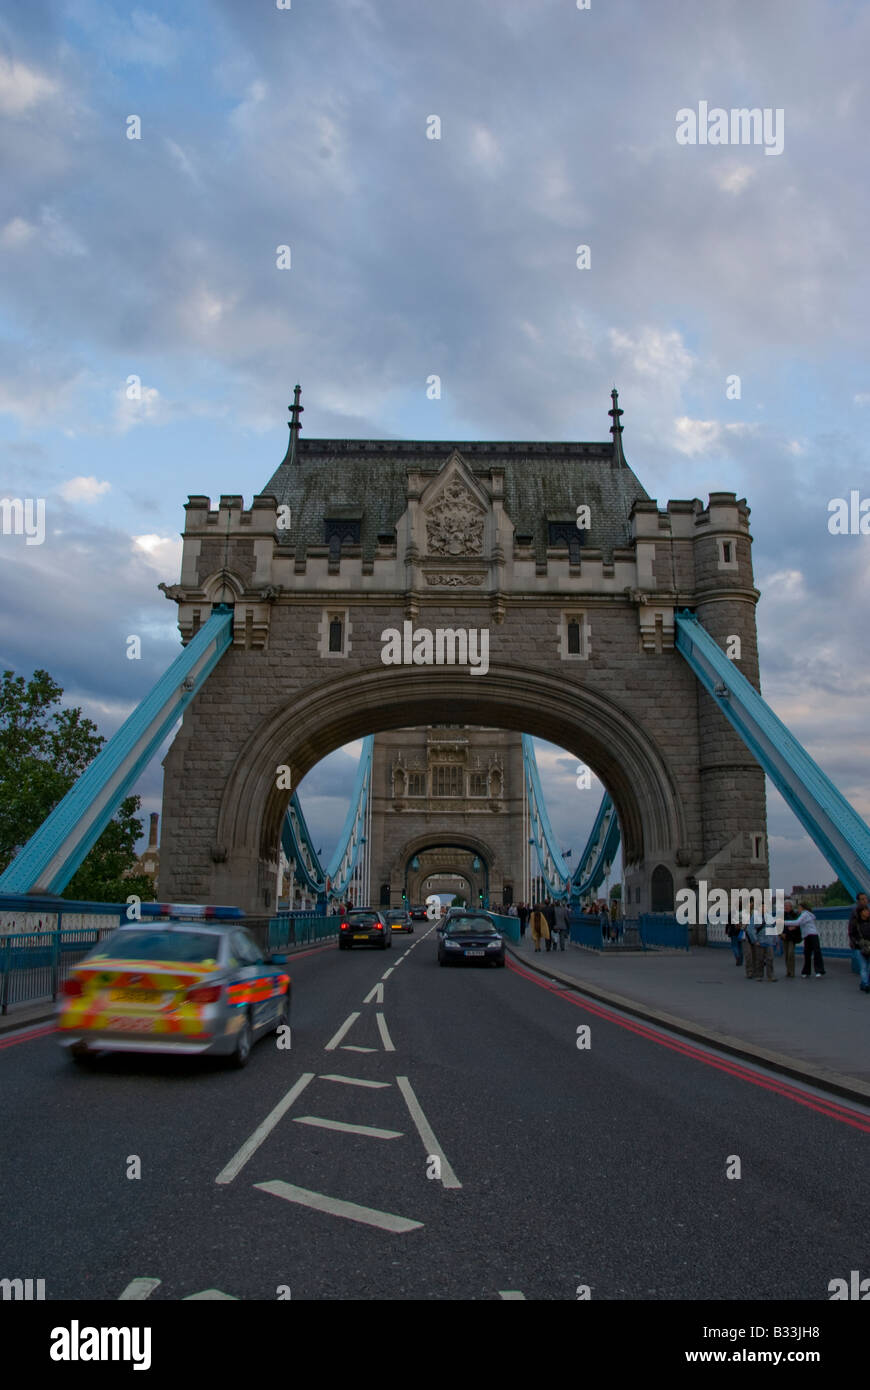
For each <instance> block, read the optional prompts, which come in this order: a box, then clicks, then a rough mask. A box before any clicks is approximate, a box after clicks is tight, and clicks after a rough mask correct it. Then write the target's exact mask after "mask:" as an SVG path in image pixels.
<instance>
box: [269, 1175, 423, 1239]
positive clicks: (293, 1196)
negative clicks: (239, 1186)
mask: <svg viewBox="0 0 870 1390" xmlns="http://www.w3.org/2000/svg"><path fill="white" fill-rule="evenodd" d="M254 1186H255V1187H258V1188H259V1189H260V1191H261V1192H271V1193H272V1195H273V1196H274V1197H283V1198H284V1200H285V1202H296V1203H297V1204H298V1205H299V1206H301V1207H311V1208H313V1210H314V1211H323V1212H326V1213H327V1214H328V1215H329V1216H344V1217H346V1219H347V1220H348V1221H359V1222H361V1223H362V1225H364V1226H378V1227H380V1229H381V1230H382V1231H395V1232H396V1233H397V1234H398V1235H402V1234H404V1233H405V1232H406V1231H417V1230H419V1229H420V1228H421V1227H422V1225H423V1222H422V1221H409V1220H408V1219H407V1217H404V1216H393V1215H392V1213H391V1212H388V1211H377V1210H376V1209H375V1208H374V1207H361V1206H358V1205H357V1203H356V1202H343V1201H342V1200H341V1199H340V1198H338V1197H326V1196H325V1195H324V1194H323V1193H322V1192H309V1191H308V1189H307V1188H304V1187H295V1186H294V1184H293V1183H289V1182H281V1181H275V1182H258V1183H255V1184H254Z"/></svg>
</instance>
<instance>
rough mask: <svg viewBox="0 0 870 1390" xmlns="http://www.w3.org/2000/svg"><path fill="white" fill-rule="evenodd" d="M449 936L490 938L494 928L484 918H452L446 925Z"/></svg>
mask: <svg viewBox="0 0 870 1390" xmlns="http://www.w3.org/2000/svg"><path fill="white" fill-rule="evenodd" d="M447 931H448V933H449V934H450V935H451V936H454V935H460V934H461V935H462V936H492V935H493V932H494V931H495V928H494V927H493V925H492V922H489V921H487V919H486V917H453V918H451V920H450V921H449V922H448V923H447Z"/></svg>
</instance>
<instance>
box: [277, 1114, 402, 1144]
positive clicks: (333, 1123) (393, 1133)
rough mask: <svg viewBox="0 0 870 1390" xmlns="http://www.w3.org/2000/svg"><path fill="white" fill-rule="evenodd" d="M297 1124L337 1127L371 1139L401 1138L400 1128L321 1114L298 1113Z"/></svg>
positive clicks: (348, 1132) (342, 1130)
mask: <svg viewBox="0 0 870 1390" xmlns="http://www.w3.org/2000/svg"><path fill="white" fill-rule="evenodd" d="M294 1123H295V1124H297V1125H317V1126H318V1128H319V1129H337V1130H340V1131H341V1133H342V1134H367V1135H368V1136H369V1138H370V1139H401V1137H402V1131H401V1130H400V1129H374V1128H373V1127H372V1126H371V1125H349V1124H346V1123H345V1121H344V1120H323V1119H321V1117H320V1116H319V1115H297V1116H296V1119H295V1121H294Z"/></svg>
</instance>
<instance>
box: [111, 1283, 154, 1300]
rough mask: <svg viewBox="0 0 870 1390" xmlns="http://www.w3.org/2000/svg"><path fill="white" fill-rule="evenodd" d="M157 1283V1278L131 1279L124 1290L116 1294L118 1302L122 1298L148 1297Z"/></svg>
mask: <svg viewBox="0 0 870 1390" xmlns="http://www.w3.org/2000/svg"><path fill="white" fill-rule="evenodd" d="M159 1285H160V1280H159V1279H131V1281H130V1283H129V1284H128V1285H127V1287H126V1289H125V1290H124V1292H123V1293H119V1294H118V1302H119V1303H121V1302H123V1300H124V1299H136V1300H141V1299H143V1298H150V1297H151V1295H152V1294H153V1292H154V1290H155V1289H156V1288H158V1287H159Z"/></svg>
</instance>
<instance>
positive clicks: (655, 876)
mask: <svg viewBox="0 0 870 1390" xmlns="http://www.w3.org/2000/svg"><path fill="white" fill-rule="evenodd" d="M673 910H674V876H673V874H672V873H671V871H670V869H666V868H665V866H664V864H657V865H656V867H655V868H654V869H653V872H652V879H651V880H650V911H651V912H673Z"/></svg>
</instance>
